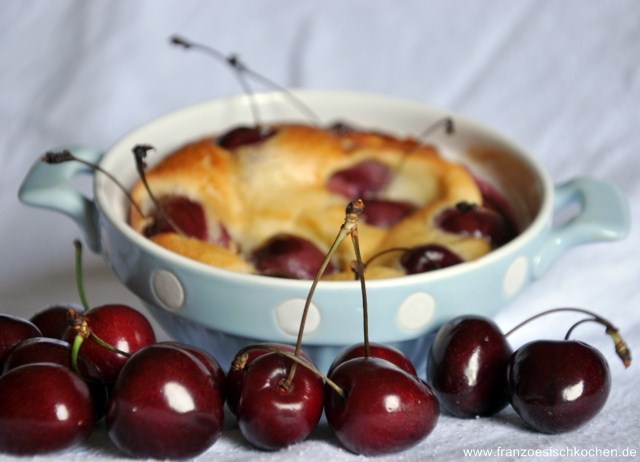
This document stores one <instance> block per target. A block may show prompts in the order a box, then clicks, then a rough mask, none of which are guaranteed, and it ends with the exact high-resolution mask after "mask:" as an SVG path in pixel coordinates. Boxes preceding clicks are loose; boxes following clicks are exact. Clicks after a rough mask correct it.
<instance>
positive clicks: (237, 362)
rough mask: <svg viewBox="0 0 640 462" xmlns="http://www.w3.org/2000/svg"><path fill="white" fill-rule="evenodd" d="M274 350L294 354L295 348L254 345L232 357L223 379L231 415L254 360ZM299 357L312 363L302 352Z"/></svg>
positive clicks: (235, 411) (266, 344) (279, 344)
mask: <svg viewBox="0 0 640 462" xmlns="http://www.w3.org/2000/svg"><path fill="white" fill-rule="evenodd" d="M274 349H275V350H278V351H285V352H287V353H291V354H293V353H295V347H294V346H293V345H287V344H284V343H256V344H252V345H248V346H246V347H244V348H241V349H240V350H239V351H238V352H237V353H236V355H235V356H234V358H233V360H232V361H231V366H229V370H228V371H227V376H226V379H225V397H226V400H227V407H228V408H229V410H230V411H231V412H232V413H233V414H237V410H238V401H240V392H241V391H242V384H243V382H244V377H245V375H246V374H247V371H248V370H249V366H250V365H251V364H252V363H253V361H254V360H255V359H257V358H259V357H260V356H263V355H266V354H267V353H272V352H273V351H274ZM301 357H302V358H303V359H305V360H306V361H308V362H309V363H311V362H312V361H311V358H310V357H309V356H307V355H306V354H305V353H304V351H303V352H301Z"/></svg>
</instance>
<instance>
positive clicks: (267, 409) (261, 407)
mask: <svg viewBox="0 0 640 462" xmlns="http://www.w3.org/2000/svg"><path fill="white" fill-rule="evenodd" d="M292 365H293V360H291V359H289V358H286V357H284V356H282V355H280V354H278V353H267V354H265V355H262V356H260V357H259V358H256V359H255V360H254V361H253V362H252V363H251V365H250V366H249V368H248V370H247V372H246V374H245V377H244V380H243V383H242V390H241V393H240V400H239V402H238V408H237V417H238V426H239V428H240V432H241V433H242V435H243V436H244V437H245V438H246V439H247V441H249V442H250V443H251V444H252V445H254V446H256V447H258V448H260V449H266V450H276V449H280V448H283V447H286V446H290V445H292V444H295V443H299V442H301V441H303V440H305V439H306V438H307V437H308V436H309V434H310V433H311V432H312V431H313V429H314V428H315V427H316V425H317V424H318V421H319V420H320V417H321V416H322V409H323V402H324V381H323V380H322V378H321V377H320V376H319V375H318V374H317V373H316V372H314V371H311V370H310V369H308V368H306V367H304V366H302V365H298V366H297V369H296V372H295V375H294V376H293V380H292V381H291V383H287V379H288V376H289V371H290V370H291V367H292Z"/></svg>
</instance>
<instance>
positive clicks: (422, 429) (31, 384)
mask: <svg viewBox="0 0 640 462" xmlns="http://www.w3.org/2000/svg"><path fill="white" fill-rule="evenodd" d="M363 209H364V203H363V202H362V201H361V200H357V201H353V202H351V203H350V204H349V206H348V207H347V210H346V217H345V222H344V223H343V225H342V226H341V227H340V231H339V233H338V236H337V237H336V240H335V242H334V243H333V245H332V246H331V249H330V250H329V252H328V253H327V254H326V255H325V258H324V260H323V262H322V264H321V265H320V267H319V269H318V270H317V272H316V275H315V278H314V281H313V283H312V285H311V289H310V291H309V295H308V298H307V301H306V304H305V308H304V310H303V314H302V317H301V321H300V329H299V333H298V339H297V342H296V344H295V346H291V345H283V344H275V343H260V344H253V345H249V346H247V347H245V348H243V349H242V350H240V351H239V352H238V353H237V354H236V356H235V358H234V360H233V362H232V364H231V366H230V368H229V370H228V371H227V372H226V373H225V372H224V371H223V369H222V368H221V366H220V364H219V363H218V362H217V361H216V359H215V358H213V357H212V356H211V355H210V354H209V353H207V352H205V351H203V350H201V349H199V348H196V347H193V346H190V345H186V344H182V343H178V342H157V341H156V338H155V335H154V332H153V329H152V327H151V325H150V324H149V322H148V321H147V319H146V318H145V317H144V316H143V315H142V314H140V313H139V312H138V311H136V310H135V309H133V308H131V307H128V306H124V305H116V304H110V305H103V306H98V307H94V308H89V307H88V306H89V305H88V303H87V301H86V296H85V295H84V289H83V283H82V271H81V269H79V268H80V266H81V245H80V243H79V242H76V248H77V251H76V255H77V263H76V268H77V271H76V278H77V281H78V289H79V294H80V298H81V301H82V305H81V306H53V307H49V308H47V309H45V310H43V311H41V312H39V313H37V314H35V315H34V316H33V317H32V318H31V319H30V320H26V319H19V318H16V317H12V316H9V315H0V366H1V371H2V375H1V376H0V452H3V453H10V454H17V455H33V454H45V453H53V452H58V451H61V450H64V449H68V448H71V447H74V446H76V445H78V444H80V443H82V442H83V441H85V440H86V438H87V437H88V436H89V435H90V434H91V432H92V431H93V429H94V428H95V424H96V422H97V421H98V420H99V419H103V418H104V420H105V426H106V429H107V433H108V436H109V438H110V440H111V441H112V442H113V443H114V445H115V446H117V447H118V448H119V449H120V450H122V451H123V452H125V453H127V454H129V455H130V456H133V457H140V458H171V459H184V458H190V457H194V456H197V455H198V454H201V453H202V452H204V451H206V450H207V449H208V448H209V447H210V446H211V445H212V444H214V443H215V442H216V441H217V440H218V438H219V437H220V435H221V432H222V429H223V425H224V406H225V403H226V406H227V408H228V410H229V411H230V412H231V413H233V414H234V415H235V416H236V418H237V424H238V428H239V429H240V432H241V434H242V435H243V436H244V437H245V438H246V440H247V441H248V442H249V443H250V444H251V445H253V446H255V447H257V448H260V449H264V450H277V449H280V448H283V447H287V446H290V445H293V444H296V443H299V442H301V441H303V440H305V439H306V438H307V437H308V436H309V435H310V434H311V432H312V431H313V430H314V428H315V427H316V426H317V425H318V422H319V420H320V418H321V416H322V414H323V413H324V415H325V416H326V419H327V422H328V424H329V426H330V427H331V428H332V430H333V432H334V434H335V435H336V437H337V439H338V440H339V441H340V443H341V444H342V445H343V446H344V447H345V448H346V449H347V450H349V451H351V452H353V453H356V454H363V455H379V454H387V453H393V452H398V451H402V450H405V449H408V448H410V447H413V446H415V445H417V444H418V443H420V442H421V441H423V440H424V439H425V438H426V437H427V436H428V435H429V434H430V433H431V432H432V431H433V429H434V428H435V426H436V423H437V422H438V419H439V415H440V411H441V409H442V410H443V411H445V412H447V413H449V414H451V415H454V416H458V417H476V416H488V415H491V414H494V413H496V412H498V411H500V410H501V409H503V408H504V407H505V406H506V405H507V404H508V403H509V402H510V403H511V404H512V406H513V408H514V409H515V410H516V412H517V413H518V414H519V415H520V416H521V417H522V418H523V419H524V421H525V422H527V423H528V424H529V425H530V426H531V427H532V428H534V429H536V430H538V431H541V432H547V433H557V432H564V431H569V430H573V429H575V428H578V427H579V426H581V425H583V424H584V423H586V422H587V421H588V420H590V419H591V418H592V417H594V416H595V415H596V414H597V413H598V412H599V411H600V410H601V409H602V407H603V406H604V404H605V402H606V400H607V397H608V394H609V390H610V385H611V379H610V372H609V367H608V365H607V362H606V360H605V358H604V356H603V355H602V354H601V353H600V352H598V351H597V350H596V349H594V348H592V347H591V346H589V345H587V344H584V343H582V342H579V341H575V340H570V339H569V336H570V334H571V332H572V331H573V329H574V328H575V326H577V325H580V324H582V323H584V322H587V321H592V322H597V323H600V324H603V325H605V327H606V332H607V333H608V334H609V335H611V336H612V338H613V339H614V341H615V345H616V351H617V352H618V354H619V356H620V357H621V358H622V360H623V362H624V364H625V366H628V365H629V364H630V362H631V355H630V352H629V350H628V348H627V346H626V344H625V343H624V341H623V340H622V338H621V337H620V334H619V332H618V330H617V329H616V328H615V327H614V326H612V325H611V324H610V323H609V322H608V321H606V320H604V319H602V318H601V317H599V316H598V315H596V314H594V313H591V312H589V311H586V310H582V309H578V308H564V309H556V310H551V311H561V310H562V311H566V310H570V311H575V312H580V313H583V314H586V315H587V318H585V319H583V320H581V321H580V322H578V323H576V324H575V325H574V326H573V327H572V328H571V329H570V330H569V332H568V333H567V337H566V338H565V339H564V340H562V341H536V342H531V343H528V344H526V345H524V346H522V347H521V348H519V349H518V350H516V351H515V352H513V351H512V349H511V347H510V346H509V344H508V342H507V340H506V337H507V336H508V335H509V334H510V332H509V333H507V334H506V335H504V334H502V332H501V331H500V330H499V328H498V327H497V326H496V325H495V323H493V322H492V321H491V320H489V319H486V318H482V317H478V316H463V317H460V318H457V319H454V320H452V321H451V322H449V323H447V324H446V325H444V326H443V327H442V328H441V329H440V330H439V332H438V334H437V335H436V337H435V340H434V342H433V344H432V347H431V349H430V351H429V352H428V360H427V376H426V380H424V379H422V378H420V377H418V376H417V374H416V369H415V367H414V365H413V364H412V363H411V361H410V360H409V359H408V358H407V357H406V356H405V355H404V354H403V353H402V352H400V351H399V350H397V349H395V348H393V347H390V346H386V345H382V344H377V343H372V342H369V338H368V313H367V302H366V285H365V278H364V270H363V262H362V259H361V256H360V250H359V241H358V232H357V231H358V229H357V222H358V219H359V217H360V216H361V215H362V212H363ZM346 237H351V240H352V242H353V245H354V251H355V256H356V265H357V271H356V274H358V275H359V280H360V282H361V288H362V295H363V327H364V329H363V331H364V341H363V342H362V343H360V344H357V345H353V346H351V347H348V348H346V349H345V350H344V351H343V352H342V353H341V354H340V355H339V356H338V357H337V358H336V359H335V360H334V362H333V364H332V365H331V367H330V370H329V371H328V372H327V373H326V375H325V374H323V373H322V372H321V371H319V370H318V369H317V368H316V367H315V365H314V364H313V362H312V360H311V359H310V357H309V356H307V355H306V354H305V353H304V351H303V350H302V339H303V335H304V326H305V321H306V314H307V313H308V308H309V306H310V302H311V299H312V296H313V293H314V290H315V288H316V286H317V284H318V282H319V281H320V278H321V275H322V274H323V272H324V270H325V269H326V266H327V265H328V264H329V262H330V259H331V255H332V252H334V251H335V249H336V248H337V246H338V245H339V244H340V242H342V240H344V239H345V238H346ZM547 313H548V312H545V313H543V314H547ZM536 317H537V316H536ZM534 318H535V317H534ZM534 318H531V319H529V320H528V321H525V323H526V322H529V321H530V320H532V319H534ZM525 323H522V324H520V325H519V326H516V328H514V329H512V330H511V332H513V331H514V330H516V329H517V328H519V327H520V326H522V325H524V324H525ZM425 356H427V355H425ZM425 359H426V358H425ZM558 371H562V373H559V372H558Z"/></svg>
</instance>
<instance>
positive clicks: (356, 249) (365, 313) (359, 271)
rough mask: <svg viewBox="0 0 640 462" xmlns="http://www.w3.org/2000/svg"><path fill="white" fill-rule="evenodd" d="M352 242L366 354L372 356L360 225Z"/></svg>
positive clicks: (353, 235) (354, 231) (352, 236)
mask: <svg viewBox="0 0 640 462" xmlns="http://www.w3.org/2000/svg"><path fill="white" fill-rule="evenodd" d="M350 234H351V242H352V243H353V251H354V252H355V254H356V267H357V275H358V279H360V289H361V292H362V328H363V332H364V356H365V357H366V358H368V357H369V356H371V349H370V347H369V305H368V302H367V288H366V284H365V282H364V279H365V278H364V264H363V263H362V255H361V253H360V242H359V240H358V227H357V226H354V228H353V230H352V231H351V233H350Z"/></svg>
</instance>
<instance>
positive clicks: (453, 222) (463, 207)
mask: <svg viewBox="0 0 640 462" xmlns="http://www.w3.org/2000/svg"><path fill="white" fill-rule="evenodd" d="M436 224H437V226H439V227H440V228H441V229H442V230H443V231H446V232H449V233H454V234H461V235H464V236H474V237H482V238H485V239H487V240H488V241H489V243H490V244H491V246H492V247H494V248H495V247H499V246H501V245H503V244H505V243H506V242H508V241H509V240H511V239H512V238H513V230H512V229H511V225H510V223H509V222H508V221H507V220H506V218H505V217H504V216H502V215H501V214H500V213H498V212H496V211H495V210H492V209H490V208H487V207H483V206H480V205H477V204H470V203H468V202H459V203H458V204H456V206H455V207H453V208H449V209H446V210H445V211H443V212H442V213H441V214H440V215H439V216H438V217H436Z"/></svg>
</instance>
